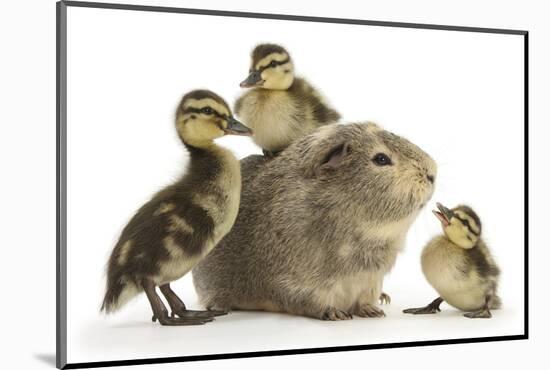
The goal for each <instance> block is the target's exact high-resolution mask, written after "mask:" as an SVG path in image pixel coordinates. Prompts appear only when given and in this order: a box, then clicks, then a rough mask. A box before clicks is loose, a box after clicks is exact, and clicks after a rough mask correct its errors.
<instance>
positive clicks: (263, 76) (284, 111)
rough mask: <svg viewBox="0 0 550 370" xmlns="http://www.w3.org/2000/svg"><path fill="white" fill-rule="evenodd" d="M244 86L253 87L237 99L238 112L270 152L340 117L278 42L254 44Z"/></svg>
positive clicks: (280, 148)
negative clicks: (299, 72)
mask: <svg viewBox="0 0 550 370" xmlns="http://www.w3.org/2000/svg"><path fill="white" fill-rule="evenodd" d="M241 87H252V88H253V89H252V90H250V91H248V92H246V93H244V94H243V95H242V96H241V97H240V98H239V99H238V100H237V102H236V103H235V113H236V114H237V116H238V117H239V118H241V119H242V120H243V121H245V122H246V123H247V125H249V126H250V127H251V128H252V129H253V130H254V138H253V140H254V142H255V143H256V144H258V145H259V146H260V147H261V148H262V149H263V150H264V153H265V154H268V155H272V154H275V153H277V152H279V151H281V150H283V149H284V148H286V147H287V146H288V145H289V144H290V143H291V142H293V141H294V140H296V139H297V138H299V137H301V136H304V135H307V134H309V133H310V132H311V131H313V130H314V129H315V128H317V127H319V126H322V125H326V124H328V123H333V122H336V121H338V120H339V119H340V114H338V112H336V111H335V110H334V109H333V108H331V107H330V106H329V105H328V104H327V103H326V102H325V101H324V100H323V98H322V97H321V95H320V94H319V92H317V91H316V90H315V88H313V87H312V86H311V85H310V84H309V83H308V82H307V81H306V80H304V79H302V78H297V77H295V76H294V65H293V63H292V60H291V58H290V54H289V53H288V52H287V51H286V50H285V49H284V48H283V47H282V46H279V45H274V44H261V45H258V46H256V48H254V50H253V51H252V64H251V66H250V75H249V76H248V77H247V78H246V79H245V80H244V81H243V82H241Z"/></svg>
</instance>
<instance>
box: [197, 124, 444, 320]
mask: <svg viewBox="0 0 550 370" xmlns="http://www.w3.org/2000/svg"><path fill="white" fill-rule="evenodd" d="M241 173H242V181H243V183H242V195H241V204H240V209H239V214H238V216H237V220H236V222H235V224H234V226H233V229H232V230H231V231H230V232H229V233H228V234H227V235H226V236H225V238H224V239H223V240H222V241H221V242H220V243H219V244H218V246H217V247H216V248H214V250H213V251H212V252H211V253H210V254H209V255H208V256H207V257H206V258H205V259H204V260H203V261H202V262H201V263H200V264H198V265H197V266H196V267H195V268H194V270H193V281H194V285H195V288H196V290H197V293H198V295H199V299H200V301H201V303H202V304H204V305H205V306H206V307H207V308H209V309H215V310H231V309H241V310H267V311H275V312H287V313H291V314H296V315H304V316H308V317H313V318H318V319H324V320H344V319H350V318H352V315H357V316H361V317H380V316H384V312H383V311H382V310H381V309H380V308H379V307H377V305H376V304H377V302H378V298H379V297H380V294H381V293H382V282H383V278H384V275H385V274H386V273H388V272H389V271H390V269H391V268H392V266H393V265H394V263H395V260H396V257H397V254H398V252H399V251H400V250H401V249H402V247H403V245H404V241H405V237H406V234H407V231H408V229H409V227H410V225H411V223H412V222H413V221H414V219H415V218H416V217H417V215H418V213H419V211H420V210H421V209H422V207H423V206H424V205H425V204H426V202H427V201H428V200H429V199H430V197H431V196H432V193H433V190H434V181H435V176H436V164H435V162H434V161H433V160H432V158H430V156H428V155H427V154H426V153H425V152H423V151H422V150H421V149H420V148H419V147H417V146H416V145H414V144H412V143H411V142H409V141H408V140H406V139H404V138H401V137H399V136H397V135H394V134H393V133H391V132H388V131H385V130H383V129H382V128H380V127H379V126H377V125H375V124H372V123H352V124H346V125H339V124H333V125H327V126H323V127H320V128H318V129H317V130H316V131H314V132H313V133H312V134H310V135H307V136H305V137H302V138H300V139H298V140H297V141H295V142H294V143H293V144H291V145H290V146H289V147H288V148H287V149H285V150H284V151H283V152H282V153H281V154H280V155H279V156H277V157H276V158H274V159H271V160H266V159H265V158H264V157H262V156H250V157H247V158H245V159H243V160H242V161H241Z"/></svg>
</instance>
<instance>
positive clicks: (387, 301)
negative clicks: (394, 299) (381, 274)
mask: <svg viewBox="0 0 550 370" xmlns="http://www.w3.org/2000/svg"><path fill="white" fill-rule="evenodd" d="M378 299H379V300H380V304H390V303H391V297H390V296H389V294H386V293H384V292H382V293H381V294H380V298H378Z"/></svg>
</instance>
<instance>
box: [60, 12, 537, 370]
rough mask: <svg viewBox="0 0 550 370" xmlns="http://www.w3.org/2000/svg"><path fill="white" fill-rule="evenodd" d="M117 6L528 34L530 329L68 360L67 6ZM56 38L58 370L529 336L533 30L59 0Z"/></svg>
mask: <svg viewBox="0 0 550 370" xmlns="http://www.w3.org/2000/svg"><path fill="white" fill-rule="evenodd" d="M69 6H71V7H83V8H99V9H115V10H134V11H146V12H162V13H182V14H196V15H211V16H221V17H239V18H259V19H274V20H287V21H301V22H320V23H337V24H355V25H367V26H381V27H399V28H416V29H428V30H442V31H461V32H478V33H494V34H505V35H521V36H523V38H524V187H525V193H524V202H525V208H524V212H525V220H524V242H525V244H524V253H525V254H524V255H525V260H524V273H525V276H524V281H525V287H524V289H525V290H524V292H525V301H524V314H525V317H524V333H523V334H521V335H506V336H494V337H476V338H460V339H441V340H429V341H417V342H396V343H382V344H367V345H353V346H339V347H321V348H302V349H290V350H277V351H257V352H239V353H221V354H213V355H197V356H176V357H160V358H143V359H133V360H119V361H97V362H80V363H70V364H69V363H67V259H66V252H67V239H66V235H67V219H66V217H67V191H66V190H67V136H66V131H67V7H69ZM56 20H57V22H56V27H57V29H56V40H57V45H56V46H57V63H56V77H57V84H56V90H57V92H56V113H57V117H56V118H57V119H56V129H57V143H56V150H57V153H56V164H57V166H56V174H57V183H56V185H57V186H56V194H57V199H56V211H57V215H56V231H57V232H56V234H57V238H56V240H57V245H56V256H57V258H56V288H57V289H56V303H57V309H56V328H57V331H56V366H57V368H58V369H82V368H96V367H110V366H125V365H146V364H160V363H174V362H188V361H204V360H221V359H233V358H246V357H268V356H286V355H296V354H312V353H323V352H343V351H358V350H367V349H385V348H405V347H421V346H435V345H446V344H463V343H481V342H500V341H509V340H524V339H529V248H528V245H529V235H528V230H529V127H528V126H529V125H528V123H529V32H528V31H526V30H514V29H500V28H482V27H463V26H450V25H435V24H423V23H404V22H385V21H374V20H361V19H345V18H328V17H311V16H302V15H289V14H268V13H252V12H234V11H227V10H209V9H190V8H175V7H163V6H147V5H132V4H115V3H99V2H83V1H58V2H57V3H56Z"/></svg>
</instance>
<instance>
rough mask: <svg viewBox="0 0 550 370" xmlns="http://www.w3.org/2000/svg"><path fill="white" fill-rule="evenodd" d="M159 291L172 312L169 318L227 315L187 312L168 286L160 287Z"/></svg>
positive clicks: (214, 312)
mask: <svg viewBox="0 0 550 370" xmlns="http://www.w3.org/2000/svg"><path fill="white" fill-rule="evenodd" d="M160 291H161V292H162V294H163V295H164V297H165V298H166V300H167V301H168V304H169V305H170V310H171V311H172V314H171V317H172V318H174V317H175V316H176V315H177V316H179V317H180V318H212V317H215V316H221V315H227V311H212V310H208V311H195V310H188V309H187V308H186V307H185V304H184V303H183V301H182V300H181V299H180V298H179V297H178V296H177V294H176V293H175V292H174V291H173V290H172V288H171V287H170V284H164V285H161V286H160Z"/></svg>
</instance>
